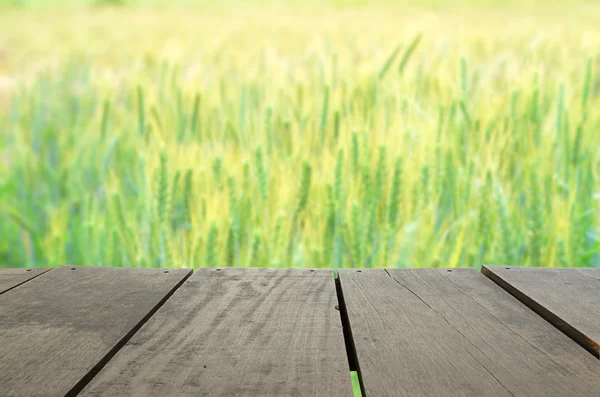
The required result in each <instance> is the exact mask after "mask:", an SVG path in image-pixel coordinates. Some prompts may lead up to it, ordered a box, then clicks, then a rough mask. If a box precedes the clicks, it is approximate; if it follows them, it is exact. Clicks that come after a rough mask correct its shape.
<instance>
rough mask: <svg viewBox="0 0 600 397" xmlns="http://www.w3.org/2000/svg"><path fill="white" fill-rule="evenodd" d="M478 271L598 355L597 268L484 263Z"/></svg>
mask: <svg viewBox="0 0 600 397" xmlns="http://www.w3.org/2000/svg"><path fill="white" fill-rule="evenodd" d="M481 271H482V273H483V274H484V275H486V276H487V277H489V278H490V279H491V280H492V281H494V282H495V283H497V284H498V285H499V286H501V287H502V288H504V289H505V290H506V291H508V292H509V293H511V294H512V295H513V296H515V297H516V298H517V299H519V300H520V301H521V302H523V303H524V304H525V305H527V306H528V307H529V308H531V309H532V310H533V311H535V312H536V313H538V314H539V315H540V316H542V317H543V318H545V319H546V320H547V321H549V322H550V323H551V324H552V325H554V326H555V327H557V328H558V329H560V330H561V331H563V332H564V333H565V334H567V335H568V336H569V337H570V338H572V339H573V340H575V341H576V342H577V343H579V344H580V345H581V346H583V347H584V348H585V349H586V350H588V351H589V352H590V353H592V354H593V355H594V356H596V358H600V269H594V268H585V269H578V268H561V269H557V268H532V267H505V266H483V267H482V269H481Z"/></svg>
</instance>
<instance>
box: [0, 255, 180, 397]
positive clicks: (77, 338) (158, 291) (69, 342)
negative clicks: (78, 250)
mask: <svg viewBox="0 0 600 397" xmlns="http://www.w3.org/2000/svg"><path fill="white" fill-rule="evenodd" d="M167 272H168V273H167ZM190 273H191V271H190V270H184V269H180V270H163V269H119V268H100V267H98V268H95V267H71V266H69V267H60V268H55V269H53V270H52V271H50V272H47V273H45V274H44V275H43V276H41V277H37V278H34V279H33V280H31V281H29V282H28V283H27V284H25V285H23V286H21V287H19V288H15V289H12V290H11V291H9V292H7V293H5V294H2V295H0V357H2V359H0V391H1V392H0V395H2V396H3V397H33V396H48V397H54V396H56V397H58V396H65V395H75V394H76V393H77V392H78V391H79V390H80V389H81V387H82V386H83V385H85V383H87V381H88V380H89V378H90V377H91V376H93V375H94V373H95V372H97V371H98V370H99V368H100V367H101V366H102V365H104V363H105V362H106V361H107V360H108V359H109V358H110V357H111V356H112V355H114V353H115V352H116V350H117V349H118V348H119V347H120V346H122V345H123V344H124V343H125V341H126V340H127V339H128V338H129V337H130V336H131V335H132V334H133V333H134V332H135V331H136V330H137V329H138V328H139V326H141V323H143V322H144V320H145V319H146V318H147V317H148V316H150V315H151V313H152V312H153V311H155V310H156V309H157V308H158V306H159V305H160V304H161V303H162V301H163V300H165V299H166V298H167V297H168V296H169V294H170V293H171V292H172V291H173V290H174V289H176V288H177V286H178V285H180V284H181V283H182V282H183V281H184V280H185V278H186V277H187V276H188V275H189V274H190Z"/></svg>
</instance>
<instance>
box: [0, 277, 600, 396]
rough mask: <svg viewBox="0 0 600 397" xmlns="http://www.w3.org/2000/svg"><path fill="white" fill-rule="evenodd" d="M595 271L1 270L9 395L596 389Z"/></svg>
mask: <svg viewBox="0 0 600 397" xmlns="http://www.w3.org/2000/svg"><path fill="white" fill-rule="evenodd" d="M599 344H600V269H589V268H588V269H577V268H573V269H571V268H564V269H556V268H531V267H505V266H484V267H483V268H482V270H481V272H480V271H477V270H476V269H467V268H458V269H340V270H339V272H338V274H337V275H334V273H333V272H332V270H331V269H263V268H260V269H259V268H256V269H251V268H223V269H217V268H200V269H198V270H195V271H192V270H191V269H132V268H110V267H88V266H62V267H57V268H53V269H0V357H2V359H1V360H0V396H1V397H37V396H40V397H41V396H44V397H45V396H49V397H54V396H57V397H58V396H106V397H108V396H110V397H126V396H139V397H142V396H144V397H146V396H148V397H153V396H156V397H159V396H160V397H163V396H165V397H167V396H256V397H258V396H261V397H263V396H264V397H270V396H324V397H329V396H331V397H337V396H353V395H354V394H353V390H352V382H351V377H350V371H357V373H358V376H359V379H360V386H361V393H362V395H363V396H365V397H366V396H368V397H375V396H381V397H384V396H386V397H387V396H407V397H408V396H415V397H420V396H423V397H436V396H440V397H446V396H448V397H451V396H457V397H458V396H462V397H471V396H472V397H487V396H490V397H491V396H495V397H500V396H506V397H515V396H522V397H538V396H539V397H542V396H543V397H565V396H574V397H575V396H578V397H587V396H589V397H598V396H600V361H599V360H598V355H599V348H598V346H599Z"/></svg>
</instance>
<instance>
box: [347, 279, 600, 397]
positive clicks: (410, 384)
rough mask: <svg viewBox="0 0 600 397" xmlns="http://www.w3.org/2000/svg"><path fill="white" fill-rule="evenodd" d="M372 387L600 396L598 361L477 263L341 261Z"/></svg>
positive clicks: (484, 395) (414, 394) (363, 368)
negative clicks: (373, 265) (368, 265)
mask: <svg viewBox="0 0 600 397" xmlns="http://www.w3.org/2000/svg"><path fill="white" fill-rule="evenodd" d="M340 282H341V287H342V292H343V297H344V300H345V310H347V313H348V319H349V324H350V327H351V332H352V335H353V340H354V345H355V350H356V356H357V359H358V365H359V372H360V375H361V380H362V385H363V387H364V390H365V393H366V395H367V396H368V397H376V396H411V397H419V396H423V397H436V396H440V397H442V396H443V397H452V396H461V397H488V396H494V397H515V396H519V397H565V396H578V397H598V391H599V390H598V384H599V382H598V381H599V379H598V371H599V369H600V367H599V365H598V363H599V361H598V360H596V359H595V358H594V357H593V356H592V355H590V354H589V353H587V352H586V351H585V350H584V349H583V348H581V346H579V345H578V344H576V343H575V342H573V341H572V340H571V339H569V338H568V337H566V336H565V335H564V334H563V333H561V332H560V331H558V330H557V329H556V328H554V327H553V326H552V325H550V324H549V323H547V322H546V321H544V320H543V319H542V318H541V317H539V316H537V315H536V314H535V313H533V312H532V311H531V310H529V309H528V308H527V307H526V306H525V305H523V304H522V303H521V302H519V301H518V300H517V299H515V298H514V297H513V296H511V295H510V294H508V293H507V292H506V291H504V290H502V289H501V288H500V287H498V286H497V285H496V284H494V283H493V282H492V281H491V280H489V279H488V278H486V277H485V276H483V275H482V274H481V273H480V272H478V271H476V270H475V269H393V270H387V271H386V270H385V269H371V270H355V269H352V270H351V269H347V270H341V271H340Z"/></svg>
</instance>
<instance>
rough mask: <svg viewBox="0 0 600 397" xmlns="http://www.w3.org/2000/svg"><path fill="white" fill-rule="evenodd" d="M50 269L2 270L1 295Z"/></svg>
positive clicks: (0, 276) (0, 278) (0, 274)
mask: <svg viewBox="0 0 600 397" xmlns="http://www.w3.org/2000/svg"><path fill="white" fill-rule="evenodd" d="M48 270H50V269H38V268H35V269H26V268H20V269H0V295H2V294H3V293H5V292H7V291H10V290H11V289H13V288H15V287H18V286H19V285H21V284H23V283H26V282H27V281H29V280H32V279H34V278H36V277H37V276H39V275H41V274H44V273H46V272H47V271H48Z"/></svg>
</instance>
